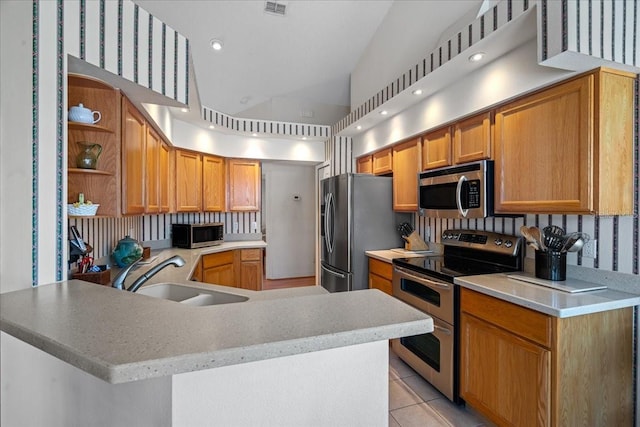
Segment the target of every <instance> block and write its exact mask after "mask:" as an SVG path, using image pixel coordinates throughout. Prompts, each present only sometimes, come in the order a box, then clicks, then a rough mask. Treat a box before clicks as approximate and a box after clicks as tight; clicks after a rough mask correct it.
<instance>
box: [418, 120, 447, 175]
mask: <svg viewBox="0 0 640 427" xmlns="http://www.w3.org/2000/svg"><path fill="white" fill-rule="evenodd" d="M445 166H451V128H450V127H449V126H446V127H443V128H441V129H438V130H435V131H433V132H429V133H427V134H425V135H423V136H422V170H428V169H437V168H442V167H445Z"/></svg>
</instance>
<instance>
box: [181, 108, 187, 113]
mask: <svg viewBox="0 0 640 427" xmlns="http://www.w3.org/2000/svg"><path fill="white" fill-rule="evenodd" d="M180 111H182V112H183V113H188V112H189V110H187V109H186V108H183V109H181V110H180Z"/></svg>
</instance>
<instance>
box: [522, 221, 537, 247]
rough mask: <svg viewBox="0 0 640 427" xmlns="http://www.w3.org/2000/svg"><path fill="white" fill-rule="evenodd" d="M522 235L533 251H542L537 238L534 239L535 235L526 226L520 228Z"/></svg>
mask: <svg viewBox="0 0 640 427" xmlns="http://www.w3.org/2000/svg"><path fill="white" fill-rule="evenodd" d="M520 234H522V236H523V237H524V238H525V239H526V241H527V243H528V244H529V246H531V247H532V248H533V249H535V250H537V251H539V250H540V244H539V243H538V240H536V238H535V237H533V235H532V234H531V232H530V231H529V227H527V226H526V225H523V226H522V227H520Z"/></svg>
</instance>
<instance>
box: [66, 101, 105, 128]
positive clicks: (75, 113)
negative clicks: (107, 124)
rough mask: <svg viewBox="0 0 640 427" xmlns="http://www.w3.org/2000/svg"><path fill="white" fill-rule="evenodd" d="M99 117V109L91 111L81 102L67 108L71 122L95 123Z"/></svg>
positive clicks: (100, 116)
mask: <svg viewBox="0 0 640 427" xmlns="http://www.w3.org/2000/svg"><path fill="white" fill-rule="evenodd" d="M96 116H97V117H96ZM101 118H102V115H101V114H100V111H91V110H90V109H88V108H86V107H85V106H83V105H82V104H78V105H76V106H75V107H71V108H70V109H69V120H71V121H72V122H80V123H91V124H95V123H98V122H99V121H100V119H101Z"/></svg>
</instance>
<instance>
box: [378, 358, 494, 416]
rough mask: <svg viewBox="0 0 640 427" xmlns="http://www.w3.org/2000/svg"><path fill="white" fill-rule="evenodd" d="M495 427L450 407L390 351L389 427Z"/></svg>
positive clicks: (469, 411)
mask: <svg viewBox="0 0 640 427" xmlns="http://www.w3.org/2000/svg"><path fill="white" fill-rule="evenodd" d="M414 426H415V427H418V426H419V427H479V426H487V427H489V426H493V424H492V423H490V422H488V421H486V420H485V419H483V418H482V417H480V416H479V415H477V414H475V413H473V412H472V411H471V410H470V409H468V408H465V407H464V406H457V405H454V404H453V403H451V401H449V400H448V399H447V398H446V397H444V395H442V394H441V393H440V392H439V391H438V390H436V389H435V388H433V386H432V385H431V384H429V383H428V382H426V381H425V380H424V379H423V378H422V377H421V376H420V375H418V373H417V372H416V371H414V370H413V369H411V367H409V365H407V364H406V363H404V362H403V361H402V360H401V359H400V358H399V357H398V356H397V355H396V354H395V353H394V352H393V351H391V349H389V427H414Z"/></svg>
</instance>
